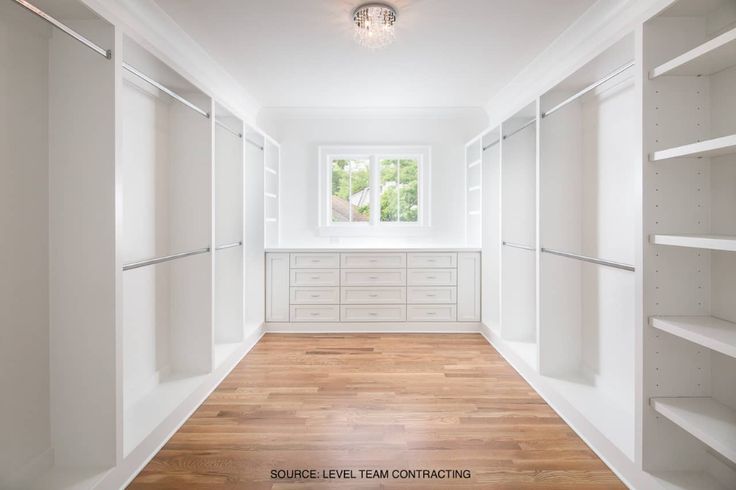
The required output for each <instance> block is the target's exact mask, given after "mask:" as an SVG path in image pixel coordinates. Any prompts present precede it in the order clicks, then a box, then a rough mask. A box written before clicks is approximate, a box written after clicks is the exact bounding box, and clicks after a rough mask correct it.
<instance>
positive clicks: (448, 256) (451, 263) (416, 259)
mask: <svg viewBox="0 0 736 490" xmlns="http://www.w3.org/2000/svg"><path fill="white" fill-rule="evenodd" d="M406 263H407V267H411V268H424V269H430V268H443V267H444V268H455V267H457V254H456V253H454V252H437V253H429V252H422V253H409V254H407V258H406Z"/></svg>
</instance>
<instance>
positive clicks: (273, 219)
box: [265, 218, 278, 223]
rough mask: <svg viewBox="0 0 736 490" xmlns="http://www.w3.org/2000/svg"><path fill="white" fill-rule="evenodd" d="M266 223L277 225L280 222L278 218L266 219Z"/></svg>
mask: <svg viewBox="0 0 736 490" xmlns="http://www.w3.org/2000/svg"><path fill="white" fill-rule="evenodd" d="M265 221H266V223H276V222H277V221H278V220H277V219H276V218H266V219H265Z"/></svg>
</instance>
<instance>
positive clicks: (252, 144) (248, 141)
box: [245, 138, 263, 151]
mask: <svg viewBox="0 0 736 490" xmlns="http://www.w3.org/2000/svg"><path fill="white" fill-rule="evenodd" d="M245 142H246V143H250V145H251V146H255V147H256V148H258V149H259V150H261V151H263V147H262V146H261V145H260V144H259V143H256V142H255V141H253V140H250V139H248V138H245Z"/></svg>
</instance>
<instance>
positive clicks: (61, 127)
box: [49, 22, 122, 467]
mask: <svg viewBox="0 0 736 490" xmlns="http://www.w3.org/2000/svg"><path fill="white" fill-rule="evenodd" d="M85 30H87V31H92V30H94V31H99V32H101V33H102V34H106V36H105V37H106V44H107V45H108V46H112V45H113V43H114V37H113V33H112V29H111V28H110V27H109V26H107V27H105V26H102V25H94V24H91V23H89V22H88V23H86V24H85ZM50 46H51V50H50V54H51V56H50V65H49V74H50V83H49V121H50V126H49V127H50V131H49V155H50V160H49V183H50V186H49V209H50V214H49V219H50V228H49V238H50V273H49V276H50V290H51V296H50V308H51V312H50V320H51V331H50V332H51V336H50V338H51V349H50V364H51V365H50V372H51V426H52V436H53V443H54V463H55V465H56V466H61V467H63V466H101V467H105V466H112V465H114V464H115V462H116V448H117V443H116V423H117V422H116V417H117V384H116V379H117V372H116V369H117V360H116V352H117V351H116V313H115V312H116V295H117V277H118V274H121V273H122V272H121V271H119V270H118V269H117V254H116V230H115V185H116V182H115V159H116V156H115V83H116V82H115V65H114V63H112V62H111V61H109V60H106V59H104V58H102V57H100V56H99V55H98V54H96V53H94V52H92V51H90V50H89V49H85V48H84V46H80V45H79V43H78V42H77V41H75V40H74V39H71V38H70V37H69V36H67V35H65V34H64V33H62V32H60V31H58V30H55V31H53V36H52V39H51V44H50Z"/></svg>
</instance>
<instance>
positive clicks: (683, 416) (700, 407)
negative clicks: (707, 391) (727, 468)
mask: <svg viewBox="0 0 736 490" xmlns="http://www.w3.org/2000/svg"><path fill="white" fill-rule="evenodd" d="M650 404H651V406H652V408H653V409H654V410H655V411H656V412H657V413H659V414H660V415H662V416H663V417H665V418H666V419H668V420H670V421H671V422H673V423H674V424H676V425H677V426H679V427H680V428H682V429H683V430H685V431H686V432H688V433H689V434H691V435H693V436H694V437H696V438H697V439H699V440H700V441H701V442H703V443H704V444H706V445H707V446H709V447H711V448H712V449H714V450H715V451H717V452H718V453H720V454H721V455H722V456H723V457H725V458H727V459H728V460H730V461H731V462H732V463H736V410H734V409H732V408H731V407H728V406H726V405H724V404H722V403H719V402H718V401H716V400H714V399H713V398H710V397H693V398H664V397H662V398H652V399H651V400H650Z"/></svg>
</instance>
